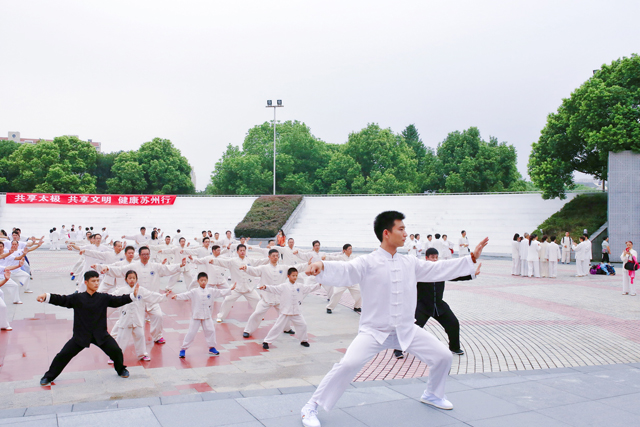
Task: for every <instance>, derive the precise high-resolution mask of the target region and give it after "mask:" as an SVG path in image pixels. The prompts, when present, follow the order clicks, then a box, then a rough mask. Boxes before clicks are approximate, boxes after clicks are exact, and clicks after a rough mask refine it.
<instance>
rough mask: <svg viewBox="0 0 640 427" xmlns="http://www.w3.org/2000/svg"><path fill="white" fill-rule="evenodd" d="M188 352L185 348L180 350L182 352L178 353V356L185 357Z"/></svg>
mask: <svg viewBox="0 0 640 427" xmlns="http://www.w3.org/2000/svg"><path fill="white" fill-rule="evenodd" d="M186 352H187V350H185V349H182V350H180V354H179V355H178V357H179V358H180V359H184V356H185V354H186Z"/></svg>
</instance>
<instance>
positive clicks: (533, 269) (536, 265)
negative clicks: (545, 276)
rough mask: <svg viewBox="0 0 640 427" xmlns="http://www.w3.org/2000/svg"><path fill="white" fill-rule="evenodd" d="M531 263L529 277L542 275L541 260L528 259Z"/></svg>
mask: <svg viewBox="0 0 640 427" xmlns="http://www.w3.org/2000/svg"><path fill="white" fill-rule="evenodd" d="M527 263H528V264H529V277H540V261H527Z"/></svg>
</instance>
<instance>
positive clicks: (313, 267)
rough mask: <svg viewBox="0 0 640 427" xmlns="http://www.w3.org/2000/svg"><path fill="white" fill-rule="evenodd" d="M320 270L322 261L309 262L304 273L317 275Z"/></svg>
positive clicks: (322, 267)
mask: <svg viewBox="0 0 640 427" xmlns="http://www.w3.org/2000/svg"><path fill="white" fill-rule="evenodd" d="M322 270H324V264H323V263H322V261H317V262H314V263H311V264H309V267H307V270H306V271H305V273H306V274H307V276H317V275H318V274H320V272H321V271H322Z"/></svg>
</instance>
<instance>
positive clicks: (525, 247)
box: [520, 233, 529, 276]
mask: <svg viewBox="0 0 640 427" xmlns="http://www.w3.org/2000/svg"><path fill="white" fill-rule="evenodd" d="M528 254H529V233H524V237H523V238H522V239H520V275H521V276H526V275H527V266H528V264H527V255H528Z"/></svg>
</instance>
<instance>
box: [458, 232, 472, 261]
mask: <svg viewBox="0 0 640 427" xmlns="http://www.w3.org/2000/svg"><path fill="white" fill-rule="evenodd" d="M460 245H467V246H460ZM469 253H470V251H469V239H468V238H467V237H461V238H459V239H458V256H459V257H460V258H462V257H463V256H467V255H469Z"/></svg>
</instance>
